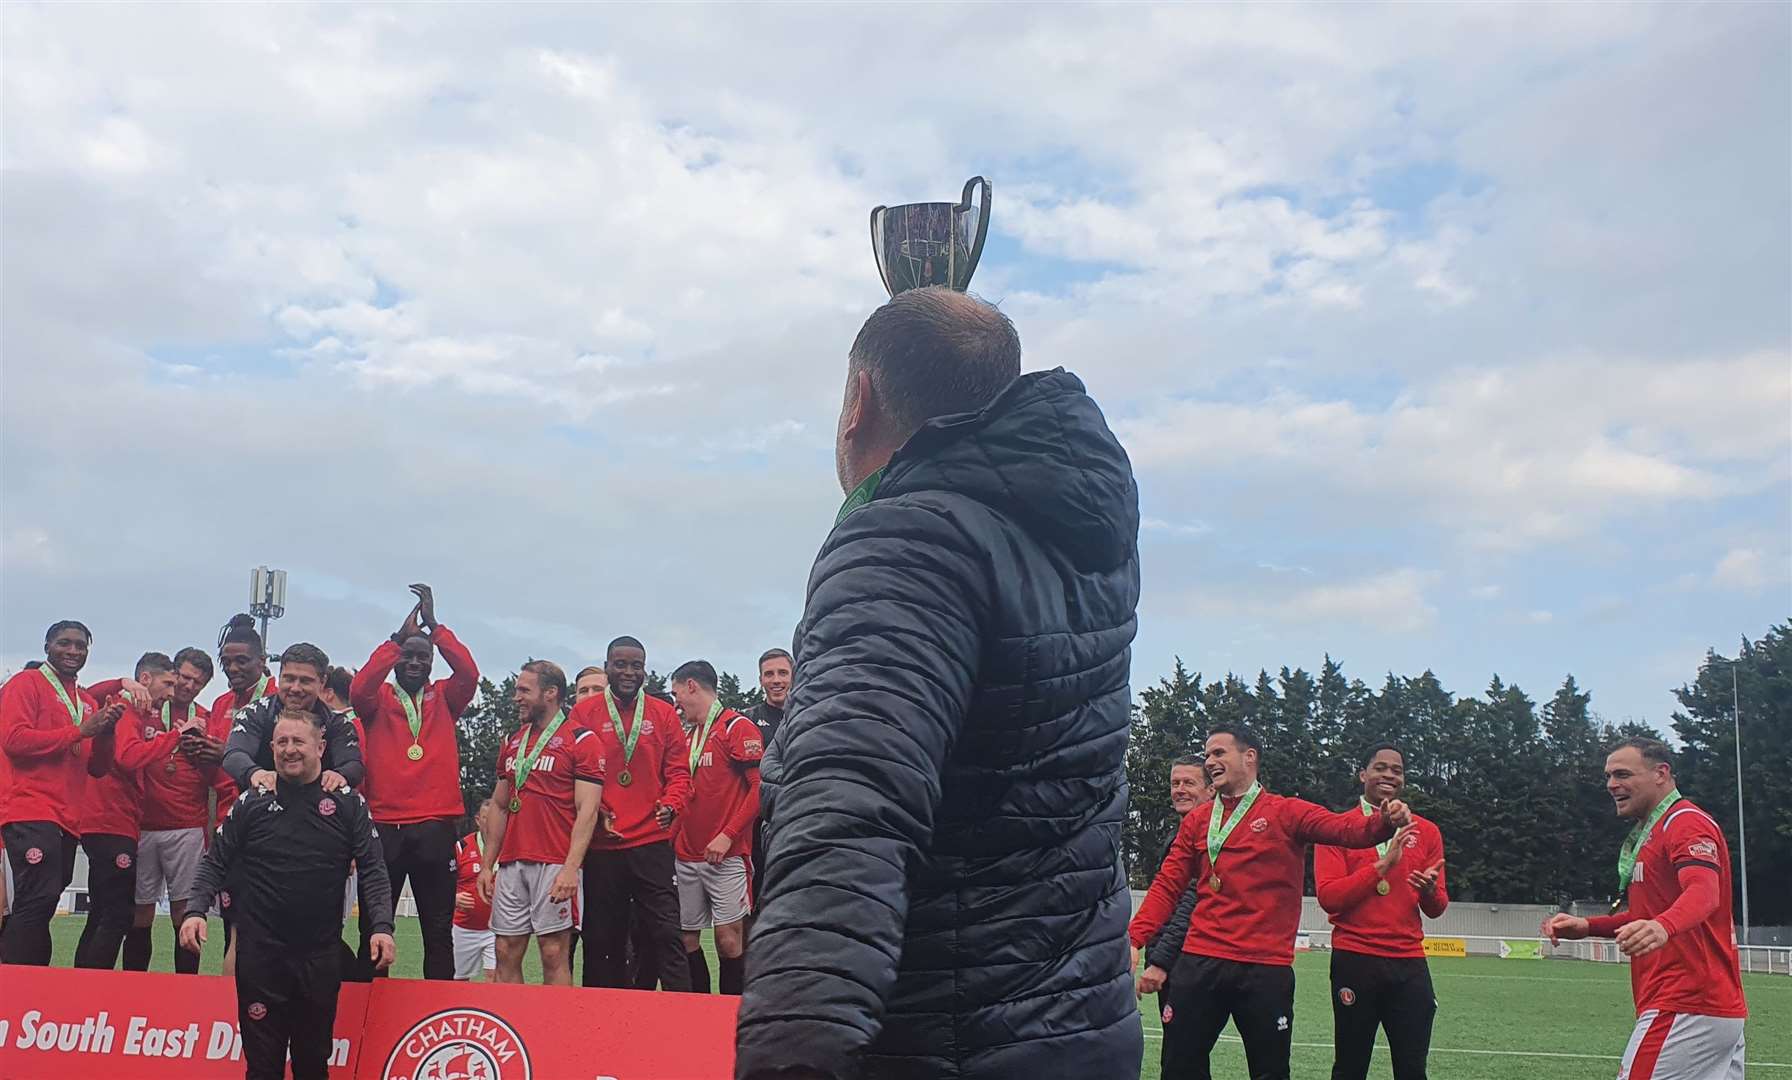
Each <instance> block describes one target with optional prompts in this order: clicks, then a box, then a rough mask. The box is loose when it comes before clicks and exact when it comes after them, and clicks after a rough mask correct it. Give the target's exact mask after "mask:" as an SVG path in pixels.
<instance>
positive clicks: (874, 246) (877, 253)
mask: <svg viewBox="0 0 1792 1080" xmlns="http://www.w3.org/2000/svg"><path fill="white" fill-rule="evenodd" d="M888 209H889V207H887V206H882V205H879V206H873V207H872V208H871V259H872V261H873V262H875V263H877V277H878V280H879V281H882V282H883V283H884V291H885V292H887V293H889V294H890V295H891V296H895V295H896V290H895V289H892V288H891V287H890V275H889V274H887V273H885V272H884V253H883V245H882V244H880V243H879V242H878V240H879V238H878V235H877V233H878V229H877V219H878V215H880V214H882V213H883V212H884V211H886V210H888Z"/></svg>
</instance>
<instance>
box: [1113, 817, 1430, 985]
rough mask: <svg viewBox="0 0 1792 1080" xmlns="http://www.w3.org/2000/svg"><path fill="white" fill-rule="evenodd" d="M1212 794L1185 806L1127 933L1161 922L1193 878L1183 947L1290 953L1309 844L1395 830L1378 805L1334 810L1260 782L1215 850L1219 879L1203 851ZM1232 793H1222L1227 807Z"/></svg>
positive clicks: (1253, 960)
mask: <svg viewBox="0 0 1792 1080" xmlns="http://www.w3.org/2000/svg"><path fill="white" fill-rule="evenodd" d="M1212 805H1213V804H1212V803H1202V804H1201V805H1200V806H1197V807H1195V808H1194V809H1193V810H1191V811H1189V812H1188V813H1186V814H1184V815H1183V816H1182V825H1181V827H1180V828H1178V829H1177V830H1176V839H1175V840H1173V841H1171V842H1170V853H1169V855H1167V856H1165V858H1164V864H1163V866H1162V868H1160V869H1159V870H1158V872H1157V877H1156V878H1154V879H1153V880H1152V882H1151V891H1150V892H1149V893H1147V894H1146V896H1145V902H1144V903H1143V904H1142V905H1140V907H1139V911H1138V914H1136V915H1134V916H1133V917H1132V925H1131V926H1130V927H1128V928H1127V936H1128V937H1130V938H1131V939H1132V943H1133V945H1134V946H1136V947H1138V948H1141V949H1142V948H1144V947H1145V945H1146V943H1147V942H1149V941H1150V940H1151V938H1152V936H1153V935H1155V934H1156V933H1157V932H1158V931H1159V930H1161V929H1163V925H1164V923H1166V922H1168V921H1169V919H1170V915H1171V913H1172V912H1173V911H1175V909H1176V901H1177V899H1178V898H1179V897H1181V896H1182V893H1183V891H1184V890H1185V889H1187V888H1188V885H1189V882H1190V881H1191V880H1193V881H1194V882H1195V884H1196V887H1197V889H1198V890H1199V893H1198V895H1199V898H1200V899H1199V901H1198V902H1197V903H1196V904H1195V916H1194V918H1193V919H1191V920H1189V925H1188V937H1187V938H1186V939H1184V942H1183V946H1182V951H1183V952H1186V953H1194V954H1195V955H1196V956H1210V957H1213V958H1215V959H1218V960H1237V961H1240V962H1242V963H1246V964H1274V965H1277V966H1280V967H1289V966H1292V965H1293V963H1294V934H1295V931H1297V930H1298V929H1300V897H1301V886H1302V884H1303V883H1304V880H1305V870H1306V862H1307V858H1306V856H1307V845H1308V844H1313V843H1324V844H1338V845H1340V846H1343V847H1353V848H1358V847H1374V846H1375V845H1376V844H1377V843H1379V842H1380V841H1382V840H1386V839H1387V838H1388V837H1390V836H1392V835H1393V834H1394V828H1393V826H1392V825H1389V824H1388V822H1387V819H1385V818H1383V817H1382V816H1381V815H1380V814H1376V815H1375V816H1374V817H1364V816H1363V814H1362V811H1361V810H1356V809H1352V810H1351V811H1350V812H1349V813H1344V814H1334V813H1332V812H1331V811H1330V810H1327V809H1326V808H1325V807H1323V806H1318V805H1316V804H1314V803H1310V802H1307V801H1306V800H1305V799H1291V798H1288V797H1287V796H1285V795H1277V794H1274V793H1273V792H1269V791H1265V792H1262V793H1261V794H1259V795H1258V796H1257V801H1256V802H1255V803H1253V804H1252V806H1251V812H1250V814H1249V816H1248V817H1247V818H1246V819H1245V820H1244V821H1241V822H1239V823H1238V827H1237V828H1236V829H1233V830H1232V835H1230V836H1228V837H1227V838H1226V844H1225V847H1224V848H1222V849H1221V851H1220V858H1219V875H1220V888H1219V890H1218V891H1217V892H1216V891H1215V890H1214V888H1213V884H1212V881H1211V878H1212V876H1213V867H1211V866H1209V865H1208V859H1207V821H1208V815H1209V814H1210V813H1211V812H1212ZM1237 805H1238V800H1237V799H1235V798H1232V797H1230V796H1228V797H1226V798H1225V799H1224V800H1223V806H1224V809H1225V813H1226V814H1230V813H1231V812H1232V809H1233V807H1235V806H1237Z"/></svg>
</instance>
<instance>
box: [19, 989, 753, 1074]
mask: <svg viewBox="0 0 1792 1080" xmlns="http://www.w3.org/2000/svg"><path fill="white" fill-rule="evenodd" d="M737 1005H738V1001H737V999H735V998H732V997H711V996H705V995H700V994H655V993H645V992H641V991H634V990H583V989H565V988H560V987H542V986H490V985H483V984H479V985H475V984H469V983H451V982H423V981H419V980H410V979H381V980H379V981H378V982H376V983H374V984H373V985H372V986H371V987H369V986H366V985H357V984H354V983H345V984H343V987H342V996H341V998H340V999H338V1004H337V1009H336V1033H335V1044H334V1046H333V1048H332V1055H331V1060H330V1066H331V1067H330V1076H331V1078H332V1080H338V1078H340V1080H453V1078H466V1080H728V1078H729V1077H731V1076H732V1075H733V1072H734V1015H735V1009H736V1006H737ZM242 1075H243V1065H242V1044H241V1042H240V1039H239V1038H238V1035H237V1028H236V988H235V985H234V984H233V982H232V981H231V980H229V979H224V978H219V977H216V976H203V975H200V976H194V975H162V974H142V973H137V972H121V971H70V970H65V969H54V968H28V967H13V966H6V967H0V1078H4V1080H74V1078H81V1080H86V1078H88V1077H94V1076H99V1077H106V1078H108V1080H162V1078H167V1080H175V1078H181V1080H208V1078H212V1077H216V1078H218V1080H224V1078H226V1077H229V1078H235V1077H240V1076H242Z"/></svg>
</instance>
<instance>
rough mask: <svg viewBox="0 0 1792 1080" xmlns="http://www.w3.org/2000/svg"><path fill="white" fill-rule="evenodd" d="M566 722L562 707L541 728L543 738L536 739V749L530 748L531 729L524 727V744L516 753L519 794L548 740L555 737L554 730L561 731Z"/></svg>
mask: <svg viewBox="0 0 1792 1080" xmlns="http://www.w3.org/2000/svg"><path fill="white" fill-rule="evenodd" d="M565 722H566V710H565V709H561V710H560V713H559V715H558V716H555V717H554V718H553V719H552V720H549V721H548V726H547V727H545V728H542V729H541V738H539V739H536V740H535V749H533V750H531V749H529V729H528V728H526V727H525V728H524V729H523V741H522V745H521V746H518V747H517V754H516V791H517V795H518V796H520V795H521V794H522V792H523V785H524V784H527V783H528V782H529V774H530V773H531V772H533V771H534V769H535V761H536V759H537V758H539V757H541V752H542V750H543V749H545V748H546V747H547V745H548V740H549V739H551V738H553V737H554V732H556V731H559V730H560V725H561V724H564V723H565ZM514 797H515V796H513V798H514Z"/></svg>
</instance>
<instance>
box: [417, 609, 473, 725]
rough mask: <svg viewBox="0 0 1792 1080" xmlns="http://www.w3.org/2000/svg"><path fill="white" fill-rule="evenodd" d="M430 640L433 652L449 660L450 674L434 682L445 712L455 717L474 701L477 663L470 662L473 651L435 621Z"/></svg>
mask: <svg viewBox="0 0 1792 1080" xmlns="http://www.w3.org/2000/svg"><path fill="white" fill-rule="evenodd" d="M429 640H431V641H433V642H435V643H436V651H438V652H440V653H441V654H442V659H444V660H446V661H448V670H449V671H450V672H451V673H452V674H450V675H449V676H448V677H447V678H446V679H443V680H441V681H440V682H438V683H436V687H437V689H439V690H440V691H441V694H442V700H443V701H445V702H447V704H448V711H449V712H450V713H453V714H454V718H455V719H456V720H458V719H460V714H461V713H462V712H464V711H465V710H466V708H467V706H468V705H471V704H472V703H473V697H474V695H476V694H478V693H479V665H478V664H475V663H474V662H473V654H472V653H471V652H469V651H468V650H467V647H466V646H465V645H463V644H461V641H460V639H459V638H457V637H455V636H454V631H452V630H450V629H448V628H447V627H446V626H442V625H440V624H439V623H438V624H437V625H436V628H435V629H434V630H432V631H430V634H429Z"/></svg>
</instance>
